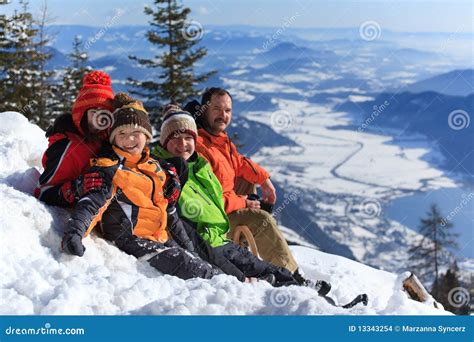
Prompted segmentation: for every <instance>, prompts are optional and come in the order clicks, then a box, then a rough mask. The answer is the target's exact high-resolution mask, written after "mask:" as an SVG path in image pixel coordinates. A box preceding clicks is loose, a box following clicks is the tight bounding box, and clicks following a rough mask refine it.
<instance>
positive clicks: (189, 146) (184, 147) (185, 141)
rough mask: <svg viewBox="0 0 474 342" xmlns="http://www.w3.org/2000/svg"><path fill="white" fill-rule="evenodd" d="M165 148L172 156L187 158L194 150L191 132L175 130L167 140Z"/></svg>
mask: <svg viewBox="0 0 474 342" xmlns="http://www.w3.org/2000/svg"><path fill="white" fill-rule="evenodd" d="M165 148H166V149H167V150H168V152H170V153H171V154H172V155H173V156H175V157H181V158H184V159H185V160H188V159H189V157H191V156H192V155H193V153H194V150H195V144H194V138H193V136H192V135H191V134H188V133H179V132H176V133H174V134H173V136H172V137H171V139H170V140H169V141H168V143H167V144H166V147H165Z"/></svg>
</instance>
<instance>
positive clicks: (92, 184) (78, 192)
mask: <svg viewBox="0 0 474 342" xmlns="http://www.w3.org/2000/svg"><path fill="white" fill-rule="evenodd" d="M102 184H103V180H102V175H101V174H100V173H99V172H88V173H85V174H83V175H81V176H79V178H77V179H75V180H73V181H70V182H66V183H64V184H63V185H62V186H61V188H60V191H61V193H62V195H63V198H64V199H65V200H66V202H68V203H70V204H73V203H75V202H76V201H77V200H79V199H80V198H81V197H83V196H84V195H87V194H89V193H91V192H94V191H98V190H100V189H101V188H102Z"/></svg>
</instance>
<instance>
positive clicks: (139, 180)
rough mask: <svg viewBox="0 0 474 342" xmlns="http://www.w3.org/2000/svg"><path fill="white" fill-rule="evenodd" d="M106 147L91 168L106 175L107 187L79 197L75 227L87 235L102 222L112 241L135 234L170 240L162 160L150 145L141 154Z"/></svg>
mask: <svg viewBox="0 0 474 342" xmlns="http://www.w3.org/2000/svg"><path fill="white" fill-rule="evenodd" d="M104 150H105V151H104ZM104 150H103V151H101V153H100V154H99V155H98V156H97V158H95V159H92V161H91V166H92V167H91V170H92V171H95V172H99V173H101V174H102V175H103V178H104V183H105V184H104V188H103V189H102V190H101V191H98V192H93V193H90V194H88V195H86V196H85V197H83V198H82V199H80V200H79V202H78V204H77V206H76V210H75V212H74V213H73V215H72V217H71V220H70V226H71V227H72V229H74V230H76V231H77V232H78V233H79V234H81V235H84V234H86V235H87V234H88V233H89V232H90V231H91V230H92V229H93V228H94V227H95V226H96V224H97V223H98V222H99V221H101V228H102V233H103V235H104V237H105V238H106V239H108V240H112V241H115V240H116V239H118V238H119V237H123V236H124V235H128V236H132V235H135V236H137V237H140V238H143V239H147V240H152V241H156V242H161V243H165V242H167V241H168V240H169V235H168V231H167V213H166V209H167V206H168V201H167V200H166V198H165V197H164V194H163V186H164V184H165V181H166V173H165V171H164V170H163V169H162V168H161V166H160V164H159V162H158V161H157V160H155V159H153V158H151V157H150V155H149V149H148V148H145V150H144V152H143V153H142V155H141V156H140V155H131V154H128V153H126V152H124V151H122V150H120V149H119V148H117V147H115V146H113V147H108V148H105V149H104Z"/></svg>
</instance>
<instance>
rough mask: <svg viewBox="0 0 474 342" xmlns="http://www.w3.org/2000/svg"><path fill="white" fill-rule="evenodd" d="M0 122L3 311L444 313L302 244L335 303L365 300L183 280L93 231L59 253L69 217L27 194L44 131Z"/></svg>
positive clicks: (378, 274)
mask: <svg viewBox="0 0 474 342" xmlns="http://www.w3.org/2000/svg"><path fill="white" fill-rule="evenodd" d="M0 118H1V120H2V124H3V126H2V127H1V128H0V160H1V164H0V175H1V179H0V203H2V206H1V212H0V251H1V255H0V272H1V274H2V277H1V278H0V298H1V303H0V314H3V315H6V314H13V315H16V314H22V315H32V314H35V315H36V314H43V315H46V314H52V315H60V314H62V315H66V314H84V315H98V314H102V315H118V314H153V315H155V314H179V315H181V314H183V315H188V314H219V315H222V314H239V315H245V314H284V315H289V314H291V315H293V314H296V315H319V314H324V315H327V314H369V315H375V314H424V315H426V314H435V315H439V314H448V313H447V312H444V311H440V310H437V309H435V308H433V307H431V306H428V305H424V304H421V303H418V302H415V301H412V300H409V299H408V298H407V297H406V295H405V294H404V293H403V292H402V290H401V288H400V287H399V284H398V280H397V275H395V274H392V273H388V272H385V271H380V270H377V269H375V268H372V267H368V266H365V265H363V264H360V263H357V262H355V261H351V260H348V259H346V258H343V257H340V256H335V255H331V254H326V253H322V252H320V251H317V250H314V249H312V248H309V247H302V246H292V251H293V252H294V254H295V257H296V259H297V260H298V262H299V264H300V266H301V267H302V269H303V271H304V273H305V274H306V275H307V276H308V277H310V278H313V279H325V280H327V281H330V282H331V283H332V285H333V289H332V291H331V292H330V295H331V296H332V297H333V298H335V299H336V301H337V302H339V303H345V302H348V301H350V300H351V299H352V298H353V297H354V296H355V295H356V294H358V293H362V292H365V293H367V294H368V295H369V298H370V302H369V305H368V306H367V307H363V306H356V307H354V308H353V309H351V310H344V309H341V308H335V307H333V306H331V305H330V304H328V303H327V302H326V301H324V300H323V299H322V298H319V297H318V296H317V295H315V292H314V291H313V290H311V289H309V288H302V287H297V286H291V287H287V288H279V289H276V288H272V287H271V286H270V285H269V284H267V283H264V282H258V283H253V284H243V283H240V282H239V281H237V280H236V279H235V278H233V277H230V276H225V275H221V276H217V277H215V278H213V279H211V280H202V279H193V280H188V281H184V280H181V279H178V278H175V277H172V276H168V275H162V274H160V273H159V272H158V271H156V270H155V269H153V268H152V267H150V266H149V265H148V264H147V263H146V262H143V261H139V260H137V259H135V258H134V257H132V256H129V255H126V254H125V253H122V252H121V251H120V250H118V249H117V248H116V247H114V246H113V245H111V244H110V243H108V242H106V241H104V240H102V239H100V238H99V237H97V236H94V234H92V236H90V237H87V238H86V239H85V240H84V244H85V246H86V249H87V250H86V253H85V255H84V257H82V258H79V257H74V256H70V255H66V254H64V253H62V252H61V250H60V241H61V234H62V230H63V229H64V227H65V225H66V222H67V218H68V215H69V213H68V212H67V211H66V210H63V209H59V208H53V207H48V206H46V205H44V204H43V203H41V202H39V201H38V200H36V199H35V198H34V197H33V196H32V195H31V193H32V189H33V187H32V186H31V184H34V182H33V181H34V180H35V179H37V177H38V175H39V172H40V171H41V165H40V160H41V156H42V153H43V151H44V149H45V148H46V146H47V142H46V139H45V138H44V132H43V131H41V130H40V129H39V128H38V127H36V126H34V125H32V124H29V123H28V122H27V121H26V119H25V118H24V117H23V116H22V115H21V114H19V113H12V112H9V113H1V114H0ZM32 168H33V169H32ZM296 238H297V237H296Z"/></svg>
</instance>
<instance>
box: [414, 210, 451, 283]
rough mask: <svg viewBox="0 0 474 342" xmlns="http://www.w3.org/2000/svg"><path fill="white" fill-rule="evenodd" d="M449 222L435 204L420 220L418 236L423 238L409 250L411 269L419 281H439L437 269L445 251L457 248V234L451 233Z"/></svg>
mask: <svg viewBox="0 0 474 342" xmlns="http://www.w3.org/2000/svg"><path fill="white" fill-rule="evenodd" d="M452 227H453V225H452V223H451V222H448V221H446V220H445V219H444V218H443V216H442V215H441V213H440V211H439V209H438V207H437V206H436V204H432V205H431V208H430V211H429V212H428V213H427V217H426V218H422V219H421V225H420V234H422V235H423V238H422V239H421V240H420V242H419V243H418V244H417V245H416V246H415V247H412V248H411V249H410V250H409V253H410V255H411V257H410V260H411V262H412V267H413V268H414V269H415V272H416V273H417V274H418V276H419V277H420V279H422V280H425V281H426V280H428V279H430V278H431V279H432V276H433V275H434V283H437V282H438V281H439V268H440V266H442V265H443V264H444V263H446V262H447V260H446V253H445V249H446V248H447V247H451V248H454V249H455V248H457V247H458V245H457V243H456V241H455V239H456V237H457V236H458V234H455V233H452V232H451V231H450V229H451V228H452Z"/></svg>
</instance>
